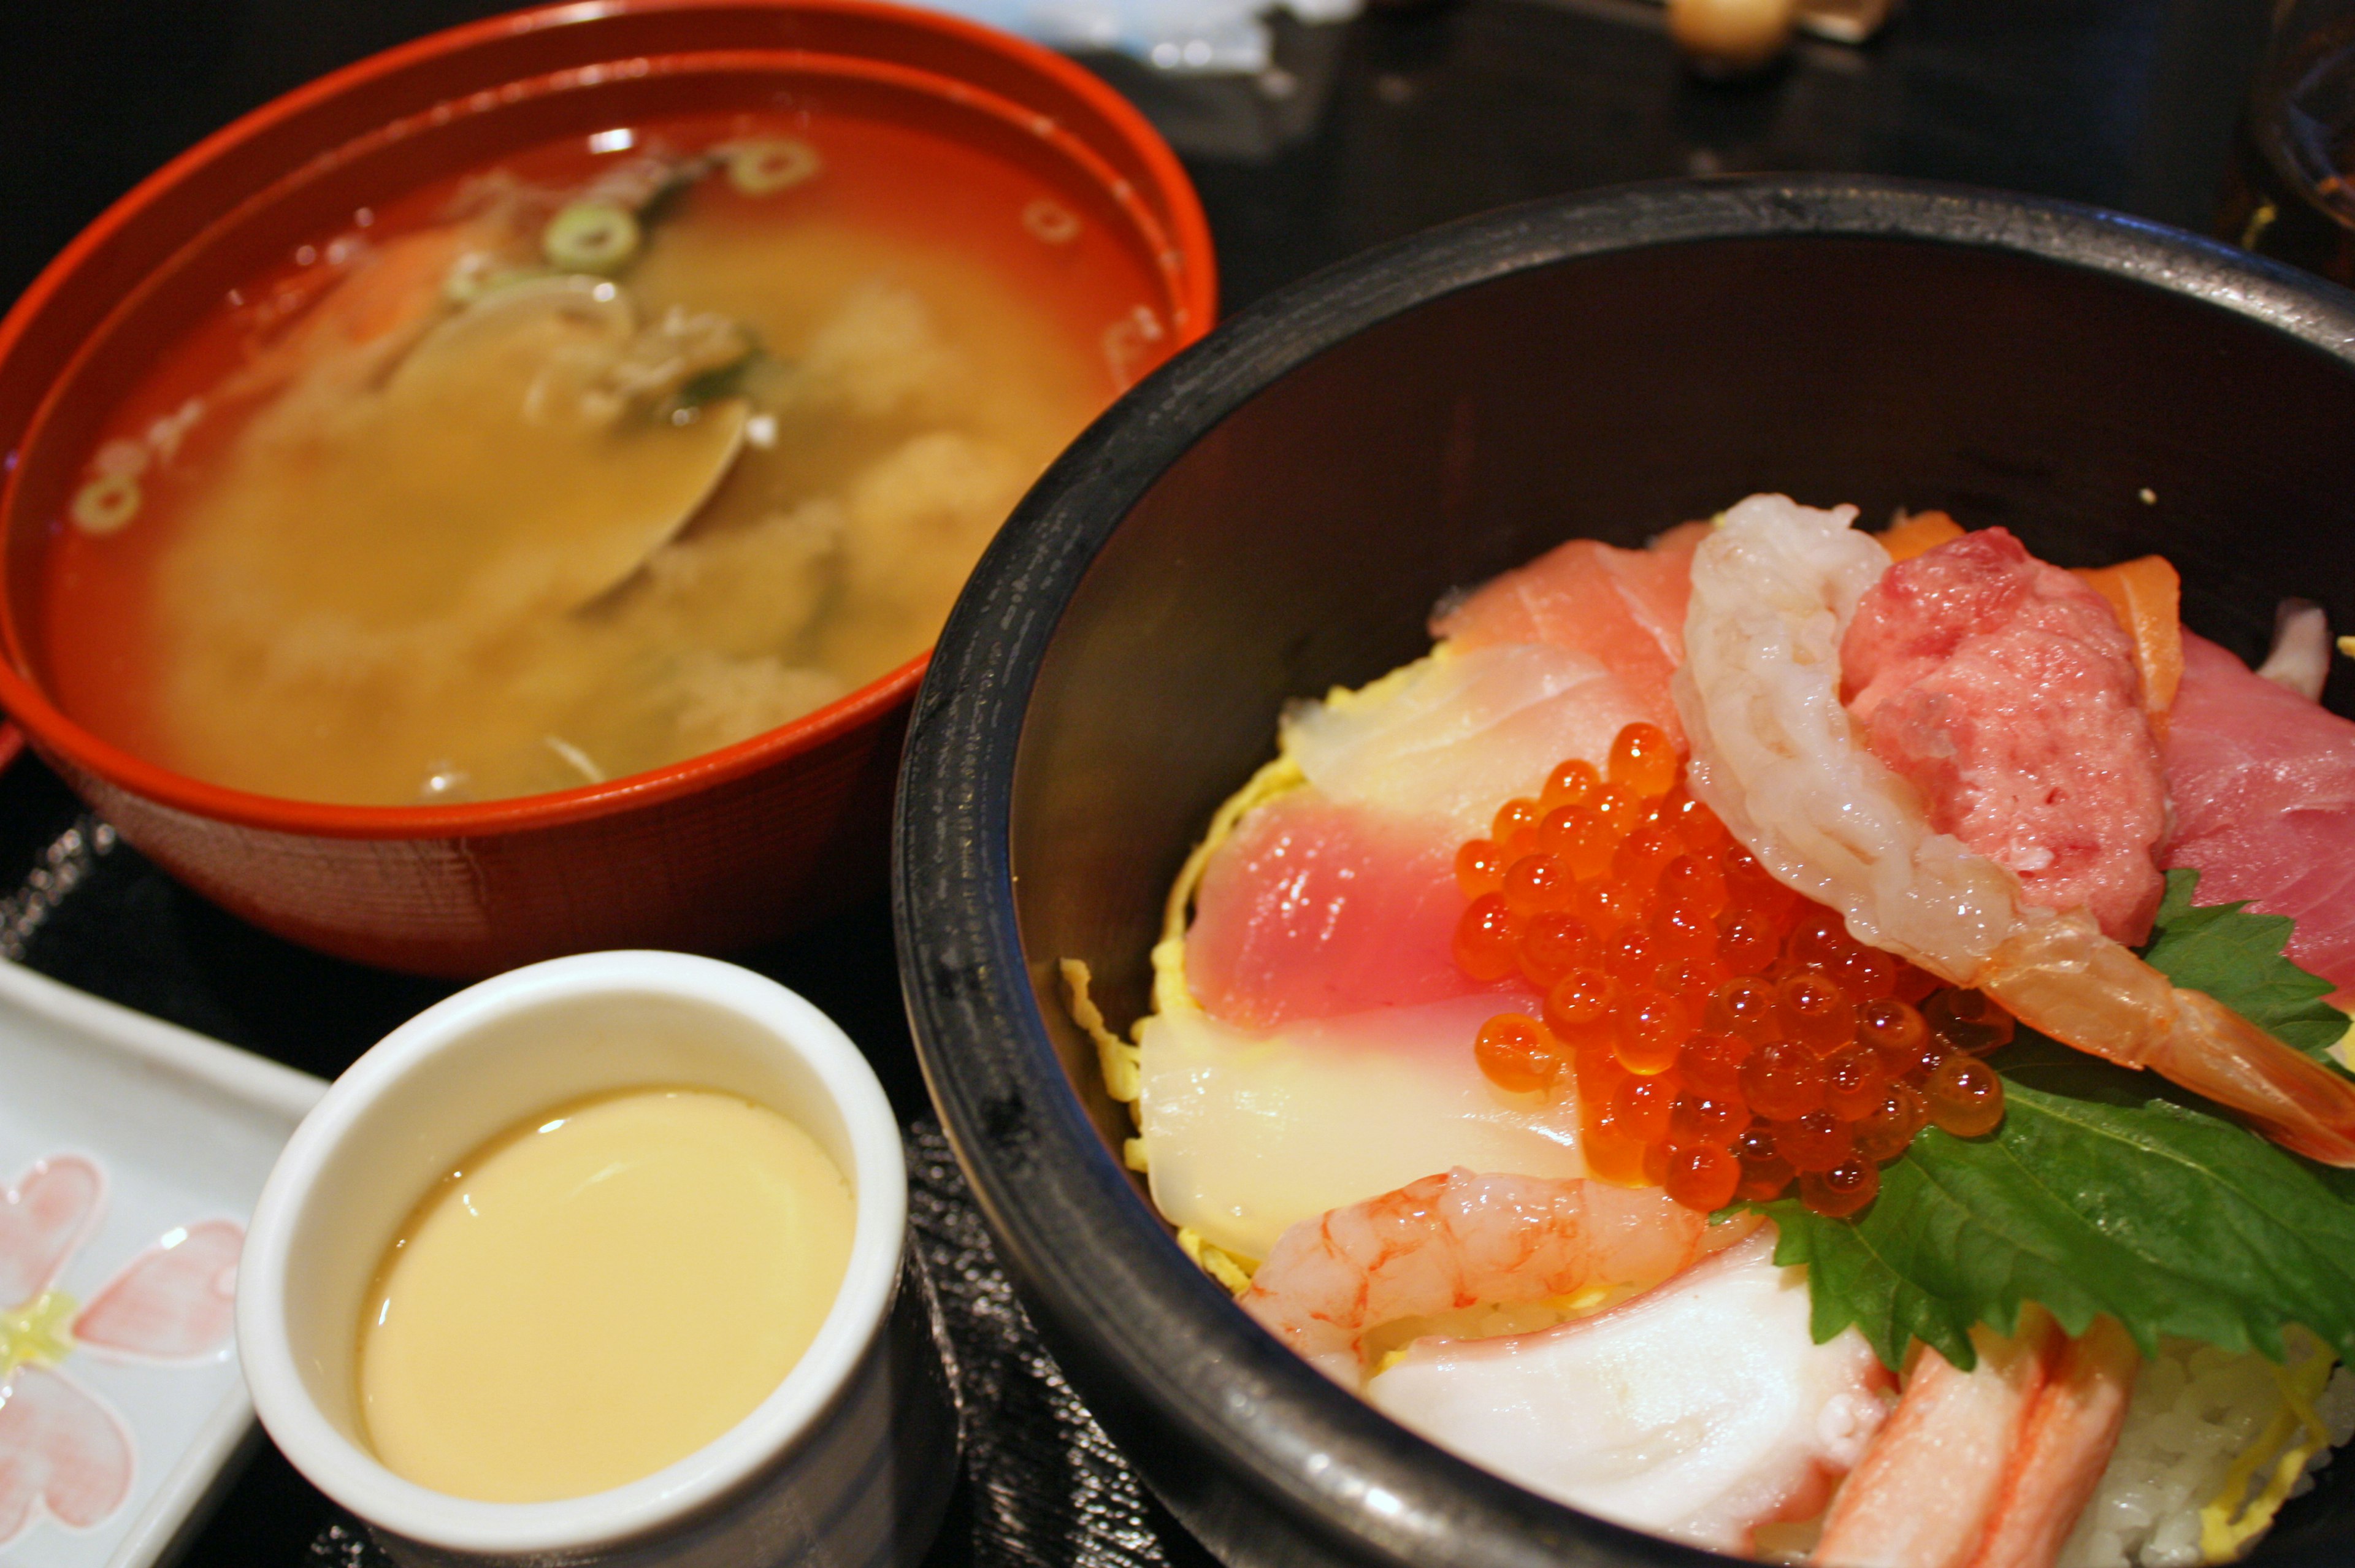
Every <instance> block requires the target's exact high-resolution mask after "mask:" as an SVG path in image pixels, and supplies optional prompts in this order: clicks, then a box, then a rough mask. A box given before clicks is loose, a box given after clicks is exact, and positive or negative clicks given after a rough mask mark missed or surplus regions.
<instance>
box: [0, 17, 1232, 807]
mask: <svg viewBox="0 0 2355 1568" xmlns="http://www.w3.org/2000/svg"><path fill="white" fill-rule="evenodd" d="M714 10H737V11H746V12H779V13H794V12H819V13H830V14H834V15H838V16H853V17H863V18H868V19H873V20H880V21H888V22H893V23H897V24H899V25H900V26H903V27H909V28H911V29H913V30H916V31H919V32H931V33H935V34H941V35H945V36H947V37H954V38H956V39H958V40H960V41H962V42H964V43H966V44H969V45H971V46H973V47H975V48H979V49H982V50H986V51H988V52H991V53H995V54H996V55H998V56H1000V57H1003V58H1005V59H1007V60H1008V61H1009V62H1010V63H1012V64H1014V65H1017V66H1018V67H1021V68H1024V69H1028V70H1029V71H1030V72H1032V73H1033V74H1035V75H1038V76H1041V77H1045V78H1047V79H1048V80H1050V81H1051V82H1053V83H1054V84H1056V85H1057V86H1059V87H1060V88H1062V89H1063V90H1065V91H1069V92H1071V94H1072V95H1073V96H1075V97H1077V98H1078V99H1080V100H1081V101H1082V102H1084V103H1085V104H1086V105H1087V106H1088V107H1089V109H1090V110H1091V111H1092V112H1095V113H1097V114H1099V115H1101V116H1102V117H1103V120H1104V121H1105V122H1106V123H1108V124H1109V125H1110V126H1111V127H1112V128H1113V129H1114V132H1115V133H1116V134H1117V135H1118V136H1119V137H1120V138H1121V140H1122V141H1123V142H1124V144H1125V149H1124V150H1125V151H1127V152H1128V153H1130V154H1133V155H1135V156H1136V157H1137V158H1138V159H1140V160H1141V161H1142V162H1143V164H1144V165H1146V168H1147V169H1148V170H1149V171H1150V173H1151V175H1152V176H1153V181H1154V185H1155V187H1156V189H1155V192H1154V194H1155V195H1156V196H1158V197H1161V198H1163V199H1164V200H1166V201H1167V206H1168V211H1167V214H1165V215H1160V216H1161V217H1162V219H1163V221H1165V223H1166V225H1167V241H1168V243H1169V245H1170V246H1171V247H1172V248H1173V249H1174V250H1175V251H1177V253H1178V254H1179V255H1180V256H1181V257H1183V258H1184V264H1183V266H1182V267H1180V268H1179V269H1178V270H1177V273H1176V275H1175V276H1174V277H1171V276H1170V275H1169V274H1167V273H1166V272H1165V273H1163V274H1162V276H1163V278H1164V280H1165V281H1166V282H1167V283H1168V286H1169V287H1170V289H1171V291H1172V296H1173V300H1174V304H1175V306H1176V309H1177V312H1178V313H1179V314H1178V316H1177V320H1176V321H1175V322H1174V323H1173V327H1172V331H1173V336H1175V337H1176V339H1177V343H1178V344H1179V345H1181V346H1182V345H1184V344H1186V343H1188V342H1190V341H1192V340H1193V339H1194V338H1196V337H1199V335H1200V334H1201V333H1203V332H1205V331H1207V330H1208V329H1209V325H1210V323H1211V321H1212V320H1213V319H1214V317H1215V316H1216V315H1217V304H1218V273H1217V258H1216V254H1215V251H1214V249H1213V246H1212V243H1211V239H1210V230H1209V219H1208V218H1207V216H1206V215H1205V214H1204V212H1203V210H1202V205H1201V198H1200V197H1199V193H1197V192H1196V190H1195V189H1194V186H1193V182H1192V180H1191V179H1189V178H1188V176H1187V174H1186V172H1185V169H1184V166H1183V165H1180V164H1179V162H1178V161H1177V155H1176V154H1175V153H1174V152H1172V151H1171V150H1170V147H1169V144H1168V143H1167V141H1165V140H1164V139H1163V137H1162V136H1161V133H1159V132H1158V131H1156V130H1155V129H1154V127H1153V125H1152V123H1150V122H1149V121H1147V120H1146V118H1145V116H1144V114H1143V113H1142V112H1139V111H1138V110H1137V109H1136V108H1135V106H1134V105H1132V104H1131V103H1130V102H1129V101H1128V100H1127V99H1125V98H1124V97H1122V96H1121V95H1120V94H1119V93H1118V92H1117V91H1114V89H1113V88H1112V87H1111V86H1110V85H1109V84H1107V83H1106V82H1104V81H1103V80H1102V79H1101V78H1099V77H1097V76H1096V75H1095V74H1094V73H1093V72H1092V71H1089V70H1088V69H1085V68H1084V67H1082V66H1081V65H1079V64H1078V63H1076V62H1075V61H1072V60H1071V59H1066V58H1064V57H1063V56H1061V55H1060V54H1057V53H1055V52H1054V51H1053V50H1051V49H1048V48H1044V47H1042V46H1040V45H1038V44H1034V43H1032V42H1030V41H1029V40H1028V39H1026V38H1022V37H1017V36H1015V35H1013V34H1010V33H1005V32H1001V31H998V30H997V29H996V28H993V27H984V26H982V25H981V24H979V23H976V22H971V21H967V20H965V19H964V18H963V17H960V16H951V15H948V14H946V13H943V12H937V11H929V10H923V9H920V8H917V7H915V6H911V5H897V4H892V3H890V0H549V3H548V4H543V5H536V6H533V7H531V8H529V9H526V10H520V11H514V12H509V13H506V14H505V15H501V16H490V17H485V18H483V19H481V20H478V21H474V22H468V23H464V24H461V25H459V26H457V27H447V28H442V29H440V30H438V31H435V32H432V33H428V34H426V35H424V36H422V37H417V38H412V39H410V40H409V41H408V42H405V43H401V44H397V45H395V46H393V47H392V48H387V49H383V50H380V51H378V52H377V53H375V54H372V55H368V56H367V57H365V58H363V59H358V60H356V61H353V62H352V63H350V64H348V65H345V66H341V67H339V68H337V69H335V70H332V71H329V72H328V73H326V74H325V75H324V76H320V77H317V78H314V80H310V81H308V82H305V83H304V84H303V85H301V86H299V87H296V88H294V89H293V90H291V91H287V92H285V93H282V94H281V95H279V96H278V97H276V98H273V99H272V100H271V101H268V102H266V103H264V104H262V105H261V106H260V107H259V108H256V109H253V110H250V111H249V112H246V113H244V114H241V115H240V116H239V117H238V118H237V119H235V120H233V121H231V122H230V123H229V124H227V125H224V126H222V127H221V128H220V129H218V130H217V131H214V132H213V133H210V134H209V135H208V136H206V137H205V138H204V139H203V140H201V141H199V142H197V144H195V145H193V146H191V147H189V148H187V149H186V151H184V152H182V153H180V154H178V155H176V156H175V157H173V158H172V159H171V160H170V161H168V162H167V163H165V165H163V166H162V167H160V168H158V169H156V170H155V172H154V173H153V174H150V175H149V176H146V177H145V178H144V179H143V180H141V181H140V182H139V183H138V184H137V185H135V186H133V187H132V188H131V189H130V190H129V191H127V192H125V193H124V194H123V196H121V197H118V198H116V199H115V200H114V201H113V202H112V203H111V204H110V205H109V206H108V207H107V208H106V209H105V210H104V211H103V212H101V214H100V215H99V216H98V217H97V218H96V219H92V220H91V223H90V224H89V225H88V226H87V227H85V228H84V229H81V231H80V232H79V233H78V234H76V235H75V236H74V238H73V239H72V240H70V241H69V242H68V243H67V245H66V247H65V249H63V250H62V251H59V252H58V254H57V255H56V256H55V257H53V258H52V259H51V260H50V261H49V263H48V265H47V266H46V267H44V268H42V270H41V271H40V272H39V273H38V274H37V276H36V277H35V278H34V280H33V282H32V283H30V284H29V285H27V288H26V290H25V292H24V293H23V294H21V295H19V296H18V298H17V299H16V302H15V303H14V304H13V305H11V307H10V308H9V310H8V311H7V313H6V315H5V316H0V362H4V361H5V359H6V357H7V356H8V355H9V353H10V352H11V351H12V350H13V349H14V347H15V346H16V343H17V342H18V341H19V340H20V339H21V338H22V337H24V336H26V333H27V329H28V328H29V326H30V325H31V324H32V322H33V321H34V320H35V318H36V317H37V316H38V315H40V314H41V312H42V311H43V310H44V309H45V308H46V307H47V305H48V301H49V300H50V299H51V298H52V297H53V296H54V295H56V294H57V293H59V291H60V290H61V289H62V288H63V287H64V286H65V284H66V283H67V282H68V281H69V279H70V278H71V276H72V275H73V274H74V273H75V272H77V271H78V270H79V269H80V267H82V266H83V265H84V264H85V263H86V262H87V261H89V259H90V258H91V257H92V256H93V255H95V254H97V253H99V252H100V251H102V249H103V248H104V247H105V246H106V244H107V243H108V242H109V241H110V240H112V239H113V237H114V236H115V235H117V234H118V233H120V232H121V231H122V230H123V229H125V228H127V227H129V226H130V225H132V224H133V222H134V221H135V220H136V219H138V218H139V217H140V216H141V215H142V214H143V213H144V212H145V211H146V210H147V209H148V208H151V207H153V206H154V205H155V203H156V202H157V201H158V200H160V199H161V198H163V197H165V196H166V195H167V194H168V193H170V192H172V191H173V190H175V189H176V188H177V187H179V186H180V185H182V184H183V183H184V182H186V180H187V179H188V178H189V177H191V176H194V175H196V174H197V173H198V172H199V171H201V170H203V169H205V168H207V167H208V166H210V165H214V164H216V163H218V162H220V161H222V160H223V159H224V158H226V157H228V156H229V155H232V154H234V153H235V152H236V151H237V150H239V149H240V148H241V147H243V146H245V145H246V144H249V143H251V142H253V141H255V140H256V139H258V138H261V137H262V136H264V135H265V134H267V133H269V132H270V131H272V129H273V128H275V127H277V126H279V125H281V124H282V123H285V122H287V121H289V120H293V119H295V118H297V117H299V116H301V115H302V114H304V113H305V112H308V111H310V110H312V109H314V107H316V106H318V105H320V104H322V103H325V102H327V101H331V100H333V99H336V98H337V97H340V96H343V95H346V94H348V93H351V92H353V91H356V90H358V89H362V88H365V87H368V86H369V85H371V84H374V83H376V82H378V81H379V80H383V79H386V78H388V77H393V76H398V75H400V73H401V72H403V71H405V70H408V69H411V68H413V67H415V66H418V65H420V64H422V63H425V62H428V61H432V60H434V59H441V58H443V57H446V56H452V55H458V54H463V53H465V52H466V51H469V50H472V49H474V48H481V47H484V46H489V45H496V44H497V43H500V42H502V41H505V40H506V39H510V38H513V37H517V36H518V35H521V34H527V33H535V32H541V31H545V30H548V29H551V28H558V27H566V26H571V25H579V24H593V23H597V22H601V21H606V20H610V19H613V18H617V17H635V16H650V15H662V14H666V13H693V12H709V11H714ZM670 52H672V53H687V52H692V51H691V50H689V49H688V48H687V46H686V45H684V44H682V45H681V46H680V48H677V49H675V50H672V51H670ZM919 74H922V75H925V76H931V77H934V78H937V79H938V80H940V81H941V82H942V83H943V91H944V92H946V93H947V94H948V95H949V96H952V97H954V96H955V95H956V90H957V88H958V85H959V84H958V82H957V80H956V79H955V78H954V77H951V76H948V75H946V74H944V73H943V72H939V71H935V70H932V69H929V68H926V69H922V71H921V72H919ZM427 107H430V105H425V104H420V105H418V108H419V109H424V108H427ZM362 134H365V133H362ZM291 172H292V171H291V170H281V171H279V172H278V175H277V176H275V177H280V178H282V177H284V176H285V175H286V174H288V173H291ZM186 238H187V237H186V236H183V237H182V240H183V242H185V240H186ZM10 477H11V478H13V475H11V476H10ZM7 488H8V489H13V488H14V486H13V484H12V485H8V486H7ZM0 615H5V616H7V618H8V619H9V620H10V621H11V623H12V624H13V620H14V617H13V614H11V613H8V612H7V611H6V610H5V607H0ZM930 658H931V651H930V650H929V649H926V650H925V651H923V652H921V653H918V654H917V655H915V656H913V657H911V658H910V659H908V660H906V661H905V662H903V663H901V664H900V665H898V666H897V667H893V668H891V669H890V670H888V671H886V672H884V673H883V674H882V675H879V676H878V677H875V678H874V679H872V680H869V681H868V682H867V683H866V684H864V685H862V686H860V687H858V688H855V689H854V690H852V691H850V692H848V693H846V694H845V695H844V696H842V697H840V698H837V699H835V700H834V701H832V702H830V703H827V704H826V705H825V706H824V707H822V708H818V709H813V710H812V711H810V712H808V713H806V714H804V715H803V716H802V717H800V718H798V719H795V720H791V721H789V722H787V723H785V724H783V725H780V726H778V727H776V728H775V729H772V730H766V731H762V732H761V733H759V734H757V735H752V736H749V737H747V738H745V739H744V740H741V741H734V742H732V743H730V744H729V745H726V746H722V747H719V748H716V749H714V750H712V751H709V752H698V753H697V754H696V755H694V756H692V757H687V758H682V759H681V760H679V761H677V762H675V763H666V764H664V765H663V766H660V767H656V768H649V769H646V770H644V771H642V772H639V773H628V774H624V775H623V776H621V777H618V778H613V779H608V780H605V781H603V782H601V783H597V784H580V785H575V786H573V787H571V788H568V789H561V790H549V791H545V792H542V793H540V794H537V795H512V796H505V797H501V798H498V799H495V800H487V801H474V802H466V803H463V804H453V805H346V804H341V803H336V802H328V801H308V800H300V799H296V798H293V797H291V796H284V795H265V794H261V793H259V792H255V791H250V790H243V789H236V788H231V787H229V786H227V785H223V784H209V783H207V782H206V781H204V780H202V779H198V778H196V777H193V776H192V775H189V774H186V773H179V772H176V771H175V770H173V769H170V768H167V767H165V766H163V765H162V764H160V763H154V762H151V761H149V760H147V759H146V758H144V757H142V756H140V755H138V754H137V753H135V752H131V751H128V750H126V749H124V748H123V747H121V746H118V745H116V744H114V743H113V742H112V741H107V740H105V739H103V738H101V736H99V735H98V734H97V733H95V732H94V731H91V730H88V729H86V728H84V727H83V726H82V725H81V724H80V723H79V722H77V721H76V720H73V719H72V718H70V717H69V716H68V715H67V714H66V712H65V711H64V710H63V709H61V708H60V707H59V706H58V704H57V703H55V702H54V701H52V700H51V699H50V698H49V697H48V693H47V692H46V691H44V690H43V689H42V688H41V686H40V684H39V683H38V682H37V681H36V680H34V679H33V678H32V677H31V676H30V675H29V674H27V673H26V672H24V671H20V670H19V669H18V668H17V667H16V663H15V661H14V660H13V659H8V658H5V657H0V710H5V715H6V717H8V718H11V719H13V720H16V724H17V725H18V726H19V727H20V728H21V730H22V731H23V733H24V735H25V737H26V739H27V741H29V742H30V743H31V745H32V747H33V749H34V750H35V751H36V752H38V753H40V754H41V755H42V756H43V757H44V758H45V760H46V759H49V758H62V759H63V760H65V761H66V762H68V763H70V764H71V765H73V766H74V767H76V768H79V769H81V770H83V771H85V772H87V773H91V774H94V775H96V776H97V777H98V778H100V779H102V780H104V781H106V782H107V783H109V784H113V785H115V786H116V787H118V788H121V789H123V790H125V791H128V792H129V793H131V794H133V795H138V796H141V797H144V799H146V800H149V801H151V802H154V803H155V804H157V805H162V806H164V807H166V808H168V809H171V810H174V811H177V812H182V813H186V814H187V815H190V816H198V817H204V818H209V819H211V820H214V821H218V822H222V823H227V824H229V825H232V826H236V827H247V828H258V829H261V830H263V831H266V832H276V833H283V834H290V835H303V836H309V837H328V838H390V839H410V838H450V837H485V836H489V835H494V834H500V833H510V832H515V831H518V830H528V829H536V828H545V827H559V826H561V825H565V824H570V823H576V822H583V821H589V820H592V819H595V818H598V817H602V816H612V815H613V814H615V813H618V812H622V811H625V810H630V809H634V808H641V807H645V806H651V805H657V804H659V803H662V802H665V801H670V800H675V799H677V798H679V797H681V796H684V795H692V794H695V793H697V792H698V791H701V790H704V789H707V788H709V787H712V786H715V785H719V784H727V783H729V782H730V781H733V780H736V779H739V778H742V777H744V776H746V775H748V774H751V773H757V772H760V771H762V770H763V769H765V768H767V767H769V766H771V765H773V764H774V763H781V762H783V761H785V760H786V759H788V758H791V757H794V756H795V755H798V754H800V753H803V752H811V751H815V750H817V749H818V748H820V747H822V746H824V745H825V744H826V742H827V741H833V740H836V739H837V738H838V737H844V736H847V735H850V734H853V733H855V732H857V731H859V730H861V729H863V728H865V727H867V726H869V725H871V724H873V723H875V722H877V721H879V720H881V719H883V718H885V717H886V716H888V715H889V714H890V712H891V711H892V710H893V709H898V708H900V707H901V706H902V705H903V704H905V703H906V702H907V701H908V700H909V699H910V698H911V694H912V693H913V692H914V691H915V689H916V688H917V685H918V683H919V682H920V681H921V680H922V678H923V674H924V670H925V667H926V666H927V663H928V662H929V660H930Z"/></svg>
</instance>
